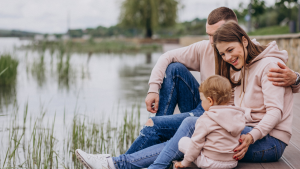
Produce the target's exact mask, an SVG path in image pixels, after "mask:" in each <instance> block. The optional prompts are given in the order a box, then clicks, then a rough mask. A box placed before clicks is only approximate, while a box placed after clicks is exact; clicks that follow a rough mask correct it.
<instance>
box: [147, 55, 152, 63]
mask: <svg viewBox="0 0 300 169" xmlns="http://www.w3.org/2000/svg"><path fill="white" fill-rule="evenodd" d="M151 62H152V53H146V64H151Z"/></svg>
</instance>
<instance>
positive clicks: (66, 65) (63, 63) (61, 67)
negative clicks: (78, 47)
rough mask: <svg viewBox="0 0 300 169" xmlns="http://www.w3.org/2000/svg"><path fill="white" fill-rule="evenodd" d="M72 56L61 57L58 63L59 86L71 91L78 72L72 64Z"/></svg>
mask: <svg viewBox="0 0 300 169" xmlns="http://www.w3.org/2000/svg"><path fill="white" fill-rule="evenodd" d="M70 58H71V55H70V54H67V56H66V57H65V58H64V55H61V56H60V58H59V61H58V63H57V75H58V86H59V88H60V89H62V88H65V89H67V90H69V88H70V83H73V84H74V83H75V80H74V79H75V78H76V76H75V74H76V70H75V69H73V68H72V66H71V64H70Z"/></svg>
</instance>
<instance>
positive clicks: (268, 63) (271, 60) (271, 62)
mask: <svg viewBox="0 0 300 169" xmlns="http://www.w3.org/2000/svg"><path fill="white" fill-rule="evenodd" d="M278 62H280V63H282V64H284V65H285V62H284V61H283V60H281V59H279V58H276V57H265V58H262V59H261V60H259V61H258V62H257V66H256V67H259V68H261V69H262V70H265V69H269V68H279V66H278V64H277V63H278Z"/></svg>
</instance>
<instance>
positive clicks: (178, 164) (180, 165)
mask: <svg viewBox="0 0 300 169" xmlns="http://www.w3.org/2000/svg"><path fill="white" fill-rule="evenodd" d="M175 168H185V166H183V165H182V164H181V162H176V163H175Z"/></svg>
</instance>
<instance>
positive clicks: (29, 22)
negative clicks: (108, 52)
mask: <svg viewBox="0 0 300 169" xmlns="http://www.w3.org/2000/svg"><path fill="white" fill-rule="evenodd" d="M249 1H250V0H209V1H207V0H181V3H182V4H183V5H184V8H183V9H181V10H180V11H179V16H178V20H179V21H186V20H192V19H194V18H196V17H199V18H206V17H207V15H208V14H209V13H210V12H211V11H212V10H213V9H215V8H217V7H220V6H227V7H229V8H232V9H234V8H237V7H238V4H239V3H240V2H244V3H249ZM265 1H266V3H267V5H272V4H274V3H275V0H265ZM121 2H122V0H0V4H1V8H0V29H18V30H27V31H35V32H41V33H64V32H66V31H67V27H68V26H67V25H68V24H67V20H68V19H67V18H68V15H69V16H70V28H71V29H77V28H83V29H84V28H87V27H97V26H99V25H102V26H106V27H108V26H112V25H115V24H116V23H117V22H118V16H119V13H120V5H121Z"/></svg>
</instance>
